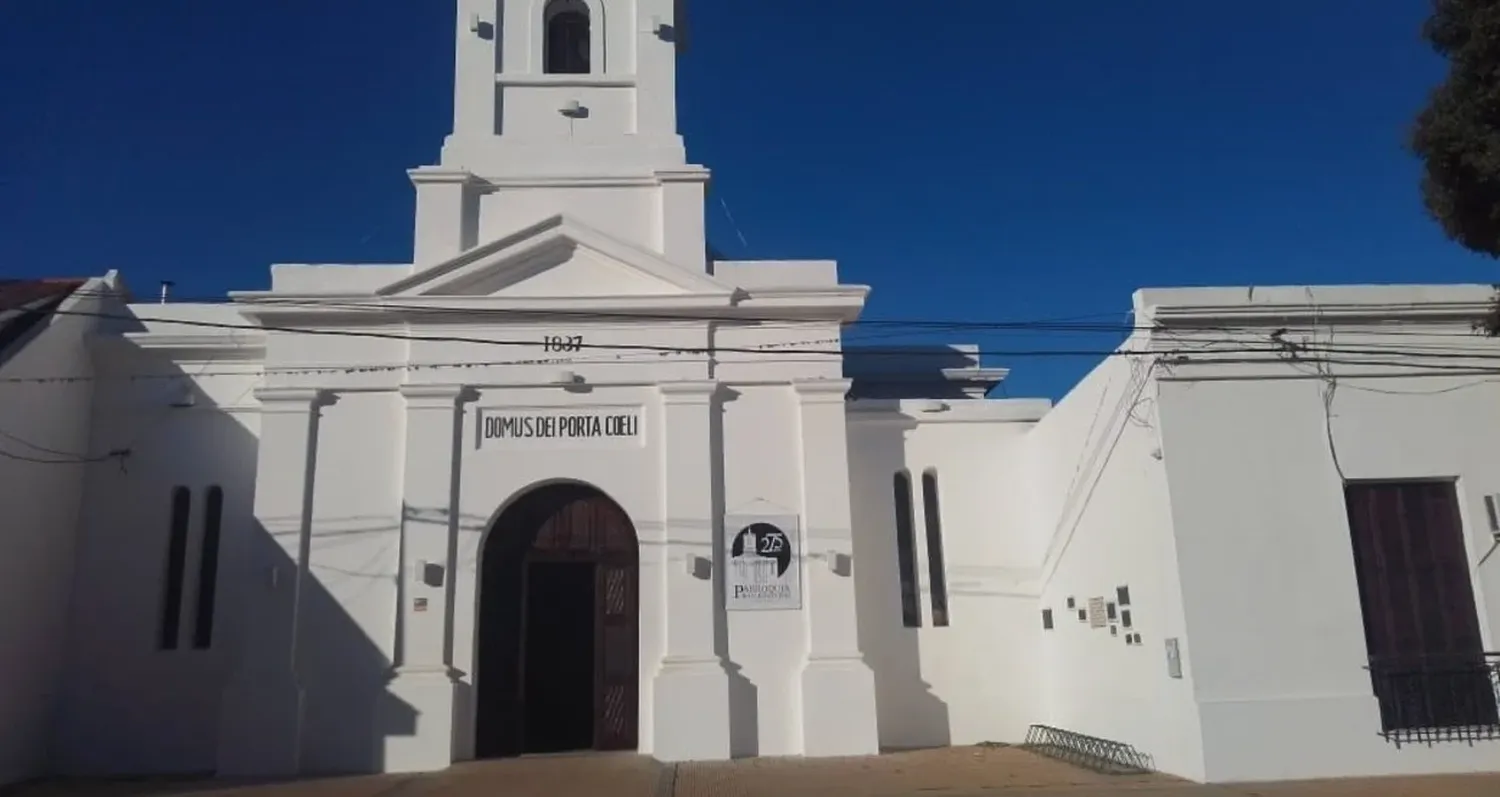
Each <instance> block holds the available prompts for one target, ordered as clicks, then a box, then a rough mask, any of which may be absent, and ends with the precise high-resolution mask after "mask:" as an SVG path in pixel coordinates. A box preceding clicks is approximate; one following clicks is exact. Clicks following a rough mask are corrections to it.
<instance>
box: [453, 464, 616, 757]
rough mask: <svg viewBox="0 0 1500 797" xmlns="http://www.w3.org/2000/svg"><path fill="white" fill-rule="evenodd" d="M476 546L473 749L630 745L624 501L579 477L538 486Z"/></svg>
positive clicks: (497, 752) (507, 751)
mask: <svg viewBox="0 0 1500 797" xmlns="http://www.w3.org/2000/svg"><path fill="white" fill-rule="evenodd" d="M481 556H482V560H481V563H480V585H479V588H480V598H479V602H480V606H479V617H478V624H477V628H476V631H477V634H478V639H476V647H477V650H478V666H477V671H476V678H475V688H476V711H477V716H476V723H477V724H476V728H475V755H476V756H477V757H480V758H490V757H496V756H508V755H520V754H523V753H546V752H560V751H566V750H591V749H592V750H633V749H635V748H636V744H637V739H636V729H637V724H638V716H639V665H638V662H639V636H640V634H639V606H638V604H639V593H640V567H639V554H638V546H637V542H636V536H635V530H634V528H633V527H632V525H631V523H630V520H629V518H628V516H626V514H625V512H624V510H622V509H621V508H620V507H619V505H617V504H615V502H614V501H612V500H610V499H609V498H608V497H607V496H605V495H604V494H602V493H600V492H599V491H598V490H595V489H593V488H591V487H588V486H586V485H579V484H556V485H548V486H546V487H542V488H538V489H537V490H534V491H532V492H531V493H528V494H527V495H525V496H522V497H521V498H520V499H518V500H517V501H516V502H515V503H514V504H513V505H512V506H511V507H510V508H509V509H507V510H506V511H505V512H504V513H502V515H501V517H500V519H499V520H498V521H497V522H496V525H495V528H494V529H492V530H491V531H490V533H489V535H488V538H487V540H486V542H485V546H484V549H483V551H482V555H481Z"/></svg>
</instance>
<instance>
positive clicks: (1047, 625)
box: [1042, 609, 1052, 631]
mask: <svg viewBox="0 0 1500 797" xmlns="http://www.w3.org/2000/svg"><path fill="white" fill-rule="evenodd" d="M1042 628H1043V630H1046V631H1051V630H1052V610H1051V609H1043V610H1042Z"/></svg>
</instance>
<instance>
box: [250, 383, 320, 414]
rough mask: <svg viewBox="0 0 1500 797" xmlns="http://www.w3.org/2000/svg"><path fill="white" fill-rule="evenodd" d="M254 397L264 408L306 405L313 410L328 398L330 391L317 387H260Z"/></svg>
mask: <svg viewBox="0 0 1500 797" xmlns="http://www.w3.org/2000/svg"><path fill="white" fill-rule="evenodd" d="M254 396H255V400H256V401H259V402H260V404H261V407H262V408H265V407H266V406H267V405H286V406H287V407H293V406H296V405H306V408H307V409H312V408H313V407H314V406H316V405H318V404H321V403H322V402H323V400H324V399H325V398H327V396H328V391H326V390H324V389H322V388H317V387H258V388H256V389H255V390H254Z"/></svg>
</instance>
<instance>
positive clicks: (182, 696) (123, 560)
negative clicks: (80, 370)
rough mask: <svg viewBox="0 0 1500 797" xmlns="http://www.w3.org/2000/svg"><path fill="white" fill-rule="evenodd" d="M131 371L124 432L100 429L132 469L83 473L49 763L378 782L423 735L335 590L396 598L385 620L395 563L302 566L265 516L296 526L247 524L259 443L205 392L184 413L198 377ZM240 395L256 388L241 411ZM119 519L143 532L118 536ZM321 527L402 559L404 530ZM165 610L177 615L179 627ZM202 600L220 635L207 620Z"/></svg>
mask: <svg viewBox="0 0 1500 797" xmlns="http://www.w3.org/2000/svg"><path fill="white" fill-rule="evenodd" d="M131 362H133V363H141V364H143V365H132V366H131V374H130V375H131V376H135V377H139V376H140V375H141V371H142V369H144V368H150V369H151V370H150V371H149V375H150V376H151V377H152V378H150V379H138V380H137V386H136V387H125V388H121V391H122V395H123V393H124V392H126V391H130V399H129V402H128V403H129V407H127V408H125V409H124V410H122V412H124V413H128V414H129V415H128V416H122V417H128V422H126V423H122V424H116V425H115V426H117V427H119V428H114V429H110V430H107V431H106V435H119V436H121V437H122V438H126V440H124V441H122V442H121V444H122V445H124V444H128V445H130V446H131V447H132V455H131V460H130V467H128V468H120V467H119V466H118V465H117V464H115V463H104V464H100V465H95V466H92V467H93V468H94V469H95V470H94V472H93V473H91V474H90V476H91V478H90V492H91V495H90V500H89V501H86V502H85V503H86V506H90V504H92V506H90V509H89V518H90V519H89V521H88V522H87V524H86V526H85V527H84V528H83V529H82V532H83V533H82V537H81V539H80V551H79V562H80V567H79V572H78V580H77V585H78V586H77V587H75V590H76V594H75V598H74V604H75V609H74V613H73V616H72V619H71V636H70V641H69V644H70V648H71V653H70V662H71V668H72V672H70V674H69V675H70V681H71V682H72V683H71V685H70V687H69V688H68V695H67V698H66V700H65V702H63V703H62V704H61V705H62V708H61V711H62V716H61V717H60V718H59V722H58V728H59V732H60V735H61V739H60V740H59V741H60V744H59V748H60V756H59V759H60V760H59V761H58V762H57V763H58V766H56V767H55V768H56V769H60V770H62V771H64V772H66V773H68V774H80V775H95V776H99V775H160V774H187V773H194V774H209V773H212V772H215V771H216V768H217V767H218V766H219V764H220V762H221V761H222V760H224V759H225V758H226V754H228V755H227V757H228V758H229V759H233V760H239V761H242V762H243V761H282V762H284V761H287V760H289V759H290V756H289V755H285V752H286V751H288V750H294V751H296V752H297V753H298V755H297V760H300V763H301V772H302V773H303V774H315V773H316V774H322V773H349V772H369V771H379V770H381V769H382V768H383V765H384V761H383V752H382V751H383V748H384V740H385V738H386V737H391V736H399V735H408V734H411V733H413V732H414V728H415V727H416V716H415V714H414V712H413V711H412V709H411V708H410V707H409V706H406V705H405V704H402V703H400V702H399V701H396V700H395V698H393V697H392V696H391V695H390V694H389V693H388V691H387V689H386V684H387V682H388V678H389V674H390V671H391V661H390V658H389V656H388V655H387V653H386V652H385V651H384V650H383V648H382V646H381V645H378V644H376V643H375V642H374V641H373V640H372V639H371V638H370V636H369V635H368V634H367V633H366V631H365V630H364V629H363V628H361V627H360V625H359V623H358V622H357V621H356V620H355V618H353V617H351V616H350V614H349V613H348V611H346V609H345V608H344V606H343V605H341V603H340V601H339V600H338V599H337V598H336V597H335V595H334V594H333V593H332V592H330V586H332V587H334V588H336V589H337V590H338V592H339V593H340V594H342V595H349V594H351V593H358V592H364V591H368V592H369V593H370V597H369V598H368V599H369V600H371V601H384V602H385V603H387V604H388V605H387V606H385V607H383V608H382V610H381V611H380V612H376V613H379V614H385V615H387V616H389V615H390V614H391V613H392V612H391V610H392V609H394V606H395V604H394V597H395V584H394V579H395V570H394V568H393V567H390V566H389V565H384V566H382V565H383V564H384V563H383V562H377V563H376V565H375V566H373V567H372V568H371V569H370V572H360V571H347V570H339V569H336V568H333V567H330V566H328V565H327V564H326V563H322V562H319V561H318V558H317V555H316V554H317V546H316V545H313V546H311V548H309V546H308V545H305V544H304V545H302V546H301V551H302V555H303V556H304V558H305V557H306V555H307V553H308V552H309V551H311V553H312V554H313V555H312V559H311V561H308V562H306V566H305V567H302V568H299V566H298V563H297V562H296V561H295V558H294V557H295V556H297V553H298V550H299V542H298V540H297V539H296V537H297V536H298V535H297V532H296V531H295V529H296V525H297V524H296V522H295V520H293V519H289V518H267V519H265V520H266V522H267V523H268V524H269V525H271V526H272V527H274V528H278V529H279V528H288V529H292V530H291V531H288V532H285V535H284V536H286V537H289V538H290V539H278V538H277V536H278V535H281V534H282V533H281V532H273V531H272V530H270V529H267V528H266V526H265V525H263V524H262V522H261V519H257V518H256V517H254V512H253V504H254V502H253V493H254V489H255V475H254V474H255V472H256V462H257V457H258V453H259V451H260V448H259V441H258V440H257V438H256V436H255V435H254V434H253V433H252V432H251V431H250V430H249V429H247V428H246V427H245V426H244V425H243V424H242V423H240V422H239V420H237V419H236V418H235V417H233V416H231V415H229V414H227V413H225V412H224V411H223V410H221V409H220V408H218V407H216V406H215V405H214V404H213V403H212V401H211V400H210V399H209V398H208V397H207V396H206V395H205V394H203V393H202V392H198V394H197V395H196V397H195V398H196V400H195V401H194V402H191V403H190V405H184V403H183V402H182V401H181V398H182V391H183V389H184V387H185V386H190V385H191V384H192V382H191V377H190V376H188V375H187V374H184V372H183V371H181V370H180V369H177V368H176V367H175V366H169V365H167V364H164V363H162V362H161V361H160V360H157V361H155V362H153V361H152V360H150V359H147V358H145V357H138V358H137V359H133V360H131ZM117 387H119V386H117ZM101 389H103V388H101ZM195 389H196V388H195ZM245 400H248V390H247V391H246V395H245V396H244V397H243V398H241V399H235V400H234V401H235V402H242V401H245ZM158 405H159V406H160V407H161V411H159V412H158V411H157V410H156V409H155V408H156V407H157V406H158ZM309 464H312V463H309ZM210 485H217V486H220V487H222V489H223V496H224V498H223V511H222V515H221V517H222V523H221V525H220V526H219V528H220V539H219V544H218V551H217V555H216V556H215V555H214V552H213V551H212V547H213V546H212V542H211V535H210V534H209V532H208V528H209V526H210V524H209V523H208V522H207V520H206V518H207V514H206V512H205V509H206V503H205V496H206V494H207V487H208V486H210ZM177 486H186V487H188V488H189V489H190V490H191V493H190V495H191V504H190V507H191V509H190V512H189V514H188V522H187V523H186V524H181V525H179V524H174V523H171V522H170V520H169V518H170V516H171V510H170V509H169V506H170V504H171V500H172V499H171V496H172V492H173V490H174V488H175V487H177ZM308 487H309V488H311V487H312V483H311V480H309V483H308ZM158 502H159V504H160V509H159V510H158V509H156V508H154V507H153V506H152V505H153V504H156V503H158ZM122 521H126V522H129V523H131V524H132V525H134V526H135V528H130V529H122V528H120V524H121V522H122ZM182 526H185V532H186V533H185V534H183V533H182V530H183V529H182ZM312 533H313V535H314V536H313V539H314V540H317V541H319V542H327V541H331V540H333V539H337V538H342V541H344V542H349V541H357V540H366V541H378V544H385V545H388V546H389V547H390V549H391V550H392V551H394V550H395V548H396V545H397V541H398V539H399V532H398V529H397V527H396V520H395V519H394V518H362V519H360V518H355V519H349V520H348V521H347V522H346V521H343V520H332V521H330V520H327V519H319V520H318V521H317V522H316V524H315V526H314V528H313V529H312ZM184 537H185V538H186V541H185V542H184V541H183V538H184ZM121 540H128V543H122V542H120V541H121ZM205 543H207V545H205ZM393 558H394V557H393V556H392V557H384V559H385V561H391V560H393ZM299 571H300V572H299ZM173 576H176V577H175V578H174V577H173ZM354 582H358V583H354ZM209 584H212V585H213V586H212V587H210V586H209ZM206 592H211V593H212V598H209V597H208V595H206V594H205V593H206ZM174 597H175V598H176V600H175V601H173V600H170V599H171V598H174ZM346 599H347V598H346ZM172 604H176V605H177V606H178V607H180V608H179V610H178V611H176V612H175V615H176V617H175V619H173V612H172V610H171V609H169V608H168V607H169V606H171V605H172ZM208 606H211V607H212V609H211V611H208V612H207V614H208V616H211V617H212V618H213V622H212V623H211V624H210V623H206V622H200V621H199V620H198V619H197V614H198V610H199V607H208ZM294 615H295V617H296V618H297V621H296V622H295V624H294V619H293V618H294ZM174 627H175V628H176V629H177V631H176V633H175V634H172V633H170V629H172V628H174ZM205 629H206V631H205ZM172 639H175V640H176V643H175V645H173V644H172V643H171V640H172ZM294 639H295V642H296V644H295V646H294V645H293V640H294ZM267 643H269V644H267ZM298 686H300V687H301V707H302V708H301V712H300V717H301V722H300V730H299V723H298V721H297V717H298V713H297V711H296V706H297V687H298ZM289 706H290V707H291V708H292V710H291V712H290V713H288V712H287V711H286V709H287V708H288V707H289ZM235 748H238V749H235ZM278 774H281V773H278Z"/></svg>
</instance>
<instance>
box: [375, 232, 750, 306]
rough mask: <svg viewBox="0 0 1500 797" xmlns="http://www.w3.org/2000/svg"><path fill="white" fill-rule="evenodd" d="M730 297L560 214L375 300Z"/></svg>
mask: <svg viewBox="0 0 1500 797" xmlns="http://www.w3.org/2000/svg"><path fill="white" fill-rule="evenodd" d="M733 292H734V288H733V287H732V286H729V285H726V284H724V283H722V282H719V281H718V280H716V279H714V278H713V277H711V276H709V275H707V274H702V273H697V272H693V271H689V270H688V269H685V268H682V267H680V266H677V265H674V264H672V263H670V262H667V261H666V260H665V259H663V258H662V257H661V256H660V255H658V254H656V253H654V252H650V251H648V250H646V249H642V248H640V247H637V246H634V245H632V244H630V243H626V242H624V241H621V240H619V239H617V238H614V237H612V236H609V235H607V234H605V233H602V232H600V231H598V230H595V229H593V228H591V227H589V226H587V225H584V224H582V223H580V222H578V221H576V220H574V219H571V218H569V217H567V216H565V215H558V216H553V217H551V218H549V219H547V220H546V221H543V222H541V223H540V224H536V225H533V226H531V227H528V228H526V229H524V230H521V231H519V232H517V233H514V234H512V235H508V236H506V237H504V238H500V239H498V240H495V241H492V242H490V243H487V244H484V245H482V246H478V247H475V248H473V249H470V250H468V251H467V252H463V253H461V254H459V255H457V256H455V257H453V258H450V259H449V260H447V261H445V262H442V263H438V264H436V265H433V266H429V267H426V268H423V269H422V270H421V271H419V272H417V273H415V274H413V275H411V276H410V277H406V278H405V279H402V280H399V281H397V282H395V283H392V284H391V285H388V286H386V287H385V288H382V289H381V290H380V291H379V295H381V296H410V297H416V296H467V297H475V296H495V297H504V298H517V299H541V298H585V297H611V296H621V297H623V296H687V295H694V296H727V295H729V294H732V293H733Z"/></svg>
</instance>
